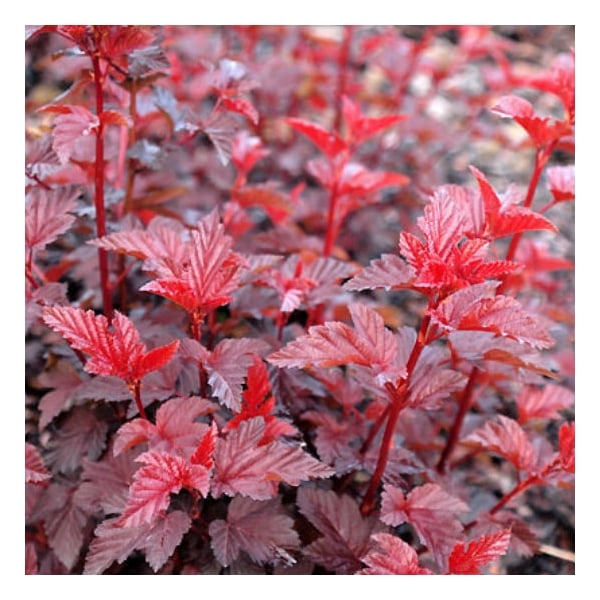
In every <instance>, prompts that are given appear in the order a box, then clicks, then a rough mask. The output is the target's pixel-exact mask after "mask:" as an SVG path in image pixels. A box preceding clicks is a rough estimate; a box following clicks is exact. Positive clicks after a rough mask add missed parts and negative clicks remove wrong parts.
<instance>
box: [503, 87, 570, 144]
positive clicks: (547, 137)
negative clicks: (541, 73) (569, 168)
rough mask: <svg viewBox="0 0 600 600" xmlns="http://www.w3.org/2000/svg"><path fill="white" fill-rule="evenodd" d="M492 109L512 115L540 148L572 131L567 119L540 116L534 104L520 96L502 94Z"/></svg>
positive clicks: (507, 115)
mask: <svg viewBox="0 0 600 600" xmlns="http://www.w3.org/2000/svg"><path fill="white" fill-rule="evenodd" d="M491 110H492V112H494V113H496V114H498V115H500V116H502V117H510V118H511V119H513V120H514V121H515V122H516V123H518V124H519V125H521V127H523V129H525V131H526V132H527V133H528V134H529V136H530V137H531V139H532V140H533V142H534V143H535V145H536V146H537V147H538V148H542V147H544V146H546V145H547V144H549V143H551V142H554V141H556V140H558V139H560V138H561V137H563V136H566V135H569V134H571V133H572V127H571V125H570V124H569V123H568V122H567V121H554V120H551V119H549V118H542V117H539V116H538V115H537V114H536V113H535V110H534V108H533V105H532V104H531V103H530V102H528V101H527V100H525V99H524V98H520V97H519V96H514V95H508V96H502V97H501V98H500V99H499V100H498V102H497V103H496V104H495V105H494V106H492V108H491Z"/></svg>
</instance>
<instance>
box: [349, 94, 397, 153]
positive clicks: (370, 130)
mask: <svg viewBox="0 0 600 600" xmlns="http://www.w3.org/2000/svg"><path fill="white" fill-rule="evenodd" d="M342 111H343V114H344V120H345V122H346V126H347V127H348V141H349V142H350V143H351V144H354V145H356V146H359V145H360V144H362V143H363V142H364V141H365V140H368V139H369V138H370V137H373V136H374V135H376V134H377V133H379V132H380V131H383V130H384V129H387V128H388V127H391V126H392V125H395V124H396V123H400V121H404V120H405V119H406V118H408V115H386V116H383V117H367V116H365V115H363V114H362V113H361V112H360V107H359V105H358V104H357V103H355V102H353V101H352V100H351V99H350V98H348V97H347V96H344V97H343V98H342Z"/></svg>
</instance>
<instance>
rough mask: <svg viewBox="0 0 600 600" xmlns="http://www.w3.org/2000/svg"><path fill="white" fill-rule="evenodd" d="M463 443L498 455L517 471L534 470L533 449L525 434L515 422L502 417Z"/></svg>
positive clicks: (468, 437)
mask: <svg viewBox="0 0 600 600" xmlns="http://www.w3.org/2000/svg"><path fill="white" fill-rule="evenodd" d="M463 442H464V443H466V444H469V445H474V446H476V447H480V448H483V449H484V450H488V451H490V452H494V453H495V454H499V455H500V456H502V457H503V458H505V459H507V460H508V461H510V462H511V463H512V464H513V465H514V466H515V467H516V468H517V469H518V470H519V471H526V472H529V471H530V470H531V469H533V468H535V462H536V458H535V449H534V447H533V445H532V444H531V442H530V441H529V438H528V437H527V434H526V433H525V431H524V430H523V429H522V428H521V426H520V425H519V424H518V423H517V422H516V421H514V420H513V419H510V418H508V417H505V416H504V415H497V416H496V417H495V420H493V421H488V422H487V423H486V424H485V425H484V426H483V427H481V428H479V429H476V430H475V431H474V432H473V433H471V434H470V435H468V436H467V437H466V438H465V439H464V440H463Z"/></svg>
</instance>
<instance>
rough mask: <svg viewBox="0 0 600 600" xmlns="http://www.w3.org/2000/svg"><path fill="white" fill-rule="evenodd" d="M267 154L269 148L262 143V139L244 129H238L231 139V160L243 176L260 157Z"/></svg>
mask: <svg viewBox="0 0 600 600" xmlns="http://www.w3.org/2000/svg"><path fill="white" fill-rule="evenodd" d="M268 155H269V150H267V148H265V147H264V146H263V145H262V140H261V139H260V138H259V137H255V136H250V135H249V134H248V132H247V131H246V130H242V131H240V133H238V134H237V135H236V136H235V138H234V139H233V147H232V154H231V161H232V162H233V164H234V165H235V168H236V169H237V170H238V172H239V173H240V174H241V175H243V176H244V178H245V176H246V175H248V173H250V171H251V170H252V169H253V168H254V165H255V164H256V163H257V162H258V161H259V160H260V159H261V158H264V157H265V156H268Z"/></svg>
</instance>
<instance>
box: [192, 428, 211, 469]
mask: <svg viewBox="0 0 600 600" xmlns="http://www.w3.org/2000/svg"><path fill="white" fill-rule="evenodd" d="M216 439H217V426H216V425H215V423H214V421H213V424H212V427H211V428H210V429H209V430H208V431H207V432H206V433H205V434H204V435H203V436H202V439H201V440H200V442H199V444H198V446H197V447H196V450H194V453H193V454H192V456H191V457H190V462H191V463H192V464H193V465H201V466H203V467H204V468H205V469H208V470H209V471H210V470H211V469H212V468H213V467H214V466H215V462H214V460H213V454H214V452H215V440H216Z"/></svg>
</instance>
